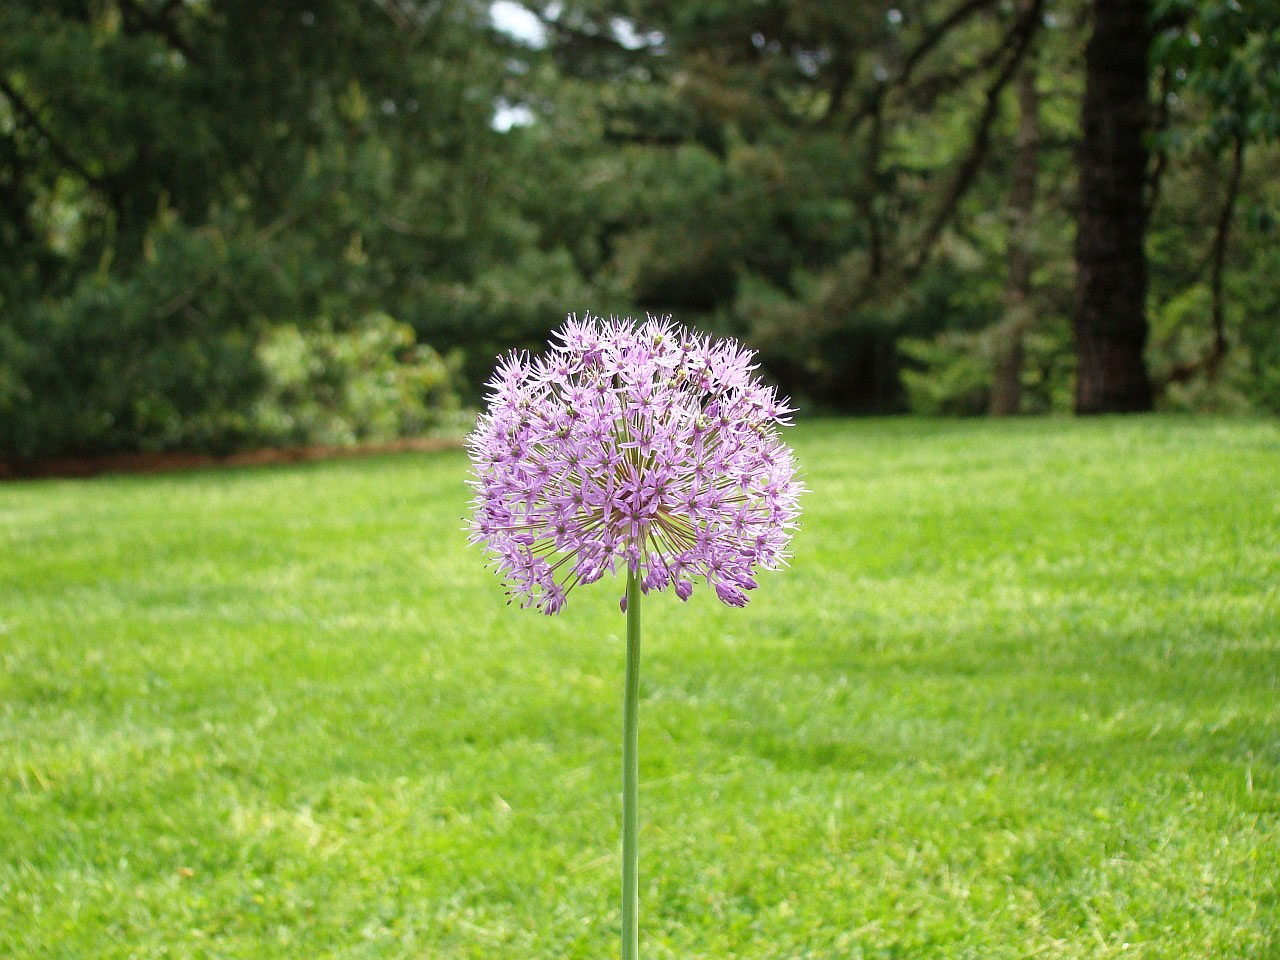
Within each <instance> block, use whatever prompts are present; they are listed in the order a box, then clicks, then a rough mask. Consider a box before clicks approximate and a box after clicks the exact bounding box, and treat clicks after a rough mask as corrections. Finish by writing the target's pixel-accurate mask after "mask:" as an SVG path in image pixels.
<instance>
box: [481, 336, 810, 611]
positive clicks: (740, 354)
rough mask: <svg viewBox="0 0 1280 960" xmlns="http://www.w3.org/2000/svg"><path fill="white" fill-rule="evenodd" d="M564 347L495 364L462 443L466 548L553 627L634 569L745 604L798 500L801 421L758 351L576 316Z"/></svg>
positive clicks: (646, 585)
mask: <svg viewBox="0 0 1280 960" xmlns="http://www.w3.org/2000/svg"><path fill="white" fill-rule="evenodd" d="M556 337H557V339H558V340H559V343H555V344H553V345H552V347H551V349H550V351H549V352H548V353H547V354H546V355H545V356H543V357H538V358H536V359H533V358H530V357H529V356H528V355H527V354H517V353H513V354H509V355H508V356H506V357H503V358H502V359H501V360H500V361H499V363H498V367H497V369H496V370H495V371H494V374H493V376H492V377H491V378H490V380H489V383H488V387H489V390H490V392H489V395H488V397H487V400H488V409H487V410H486V412H485V413H483V414H481V416H480V419H479V421H478V422H477V424H476V428H475V430H474V432H473V433H472V434H471V436H470V437H469V438H468V440H467V446H468V449H469V451H470V454H471V462H472V479H471V480H470V485H471V487H472V489H473V491H474V493H475V496H474V499H473V501H472V505H473V507H474V508H475V514H474V518H473V520H472V523H471V541H472V542H473V543H477V544H481V545H483V546H484V547H485V548H486V549H487V551H488V552H489V554H490V556H491V557H492V558H493V560H494V561H495V566H496V568H497V570H498V572H499V573H500V574H501V575H502V576H503V578H504V579H505V580H506V582H507V586H508V593H509V594H511V595H512V596H514V597H518V598H519V599H520V600H521V605H522V606H526V607H527V606H536V607H538V608H539V609H540V610H542V611H543V612H545V613H549V614H550V613H556V612H558V611H559V610H560V609H561V608H562V607H563V606H564V603H565V598H566V596H567V595H568V593H569V591H570V590H572V589H573V587H575V586H576V585H577V584H579V583H591V582H593V581H595V580H598V579H599V578H600V577H601V576H602V575H603V574H604V573H605V572H606V571H616V570H618V569H626V570H632V571H635V572H636V573H637V574H638V575H639V577H640V588H641V590H642V591H643V592H644V593H648V592H649V591H650V590H664V589H666V588H667V587H668V586H671V587H674V589H675V592H676V596H678V597H679V598H680V599H681V600H686V599H688V597H689V595H690V594H691V593H692V592H693V583H692V580H691V579H690V578H699V579H703V580H705V581H706V582H707V584H708V585H709V586H711V588H712V589H714V590H715V592H716V595H717V596H718V597H719V598H720V599H721V600H722V601H724V602H725V603H727V604H730V605H731V606H738V607H740V606H743V605H744V604H746V602H747V595H746V594H747V591H749V590H753V589H755V586H756V581H755V579H754V576H753V571H754V569H755V568H756V567H763V568H765V569H773V568H776V567H778V566H780V565H782V564H783V563H785V561H786V559H787V553H786V550H787V546H788V545H789V543H790V541H791V534H792V531H793V530H794V529H795V527H796V518H797V517H798V516H799V508H798V505H797V498H798V496H799V494H800V493H801V492H802V490H803V488H802V486H801V484H800V483H799V481H798V480H797V479H796V476H795V461H794V459H793V458H792V455H791V451H790V449H789V448H788V447H787V446H786V444H784V443H783V442H782V441H781V440H780V439H779V437H778V429H777V428H778V427H779V426H785V425H788V424H790V422H791V421H790V414H791V412H792V411H791V409H790V407H789V406H788V405H787V402H786V401H785V400H782V399H780V398H779V397H778V395H777V392H776V390H775V389H774V388H773V387H768V386H765V385H764V384H762V383H761V382H760V381H759V380H758V379H757V378H756V377H755V376H754V374H753V372H752V371H754V370H755V369H756V367H755V364H754V362H753V361H754V358H755V355H754V353H752V352H751V351H749V350H745V349H743V348H742V347H741V346H739V345H738V344H737V342H735V341H733V340H718V341H713V340H711V339H709V338H708V337H705V336H702V335H699V334H695V333H693V332H691V331H690V330H688V329H686V328H684V327H682V326H679V325H677V324H674V323H672V322H671V319H670V318H669V317H667V318H663V319H656V318H653V317H650V318H648V319H647V320H646V321H645V322H643V323H639V322H637V321H634V320H631V319H624V320H618V319H609V320H602V319H600V318H599V317H592V316H590V315H588V316H587V317H585V318H584V319H582V320H579V319H578V318H577V317H576V316H575V315H570V317H569V319H568V321H567V322H566V323H565V325H564V327H563V328H561V329H560V330H559V331H558V332H557V334H556ZM624 602H625V597H624ZM624 609H625V606H624Z"/></svg>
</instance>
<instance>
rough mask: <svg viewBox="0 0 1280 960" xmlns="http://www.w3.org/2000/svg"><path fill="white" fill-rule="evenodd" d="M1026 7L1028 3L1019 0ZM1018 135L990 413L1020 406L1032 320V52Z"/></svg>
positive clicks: (1035, 137)
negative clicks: (1005, 282)
mask: <svg viewBox="0 0 1280 960" xmlns="http://www.w3.org/2000/svg"><path fill="white" fill-rule="evenodd" d="M1021 6H1022V7H1023V8H1024V9H1025V8H1026V7H1027V6H1028V4H1027V2H1026V0H1022V3H1021ZM1017 83H1018V134H1017V139H1016V141H1015V149H1016V151H1017V152H1016V154H1015V156H1014V160H1013V183H1012V185H1011V186H1010V188H1009V250H1008V253H1009V279H1008V286H1007V287H1006V290H1005V319H1004V322H1003V323H1001V325H1000V327H999V329H997V331H996V367H995V379H994V381H993V383H992V385H991V406H990V412H991V414H992V415H993V416H1011V415H1013V414H1016V413H1019V412H1020V411H1021V410H1022V365H1023V360H1024V353H1025V351H1024V347H1023V339H1024V337H1025V336H1026V332H1027V328H1028V326H1030V323H1031V316H1032V305H1031V269H1032V266H1033V259H1032V253H1031V225H1032V216H1033V213H1034V210H1035V202H1036V171H1037V168H1038V164H1039V158H1038V156H1037V149H1038V147H1039V143H1040V97H1039V95H1038V94H1037V92H1036V60H1035V56H1034V51H1033V52H1031V53H1029V54H1028V57H1027V62H1026V64H1025V65H1024V66H1023V68H1022V69H1021V70H1020V71H1019V73H1018V81H1017Z"/></svg>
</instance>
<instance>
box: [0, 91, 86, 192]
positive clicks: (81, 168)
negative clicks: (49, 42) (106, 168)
mask: <svg viewBox="0 0 1280 960" xmlns="http://www.w3.org/2000/svg"><path fill="white" fill-rule="evenodd" d="M0 93H3V94H4V95H5V97H7V98H8V100H9V102H10V103H11V104H13V109H14V110H15V111H16V112H17V113H18V115H19V116H20V117H21V118H22V120H23V122H24V123H25V124H26V125H27V126H28V127H30V128H31V129H32V130H34V131H35V132H36V134H37V135H38V136H39V137H40V139H42V140H43V141H44V142H45V143H47V144H48V145H49V149H50V150H51V151H52V152H53V154H54V156H55V157H57V158H58V160H59V161H60V162H61V164H62V165H63V166H64V167H66V168H67V169H68V170H70V171H72V172H73V173H75V174H76V175H77V176H78V177H80V179H82V180H84V181H85V182H86V183H88V184H89V185H90V186H92V187H94V188H96V189H98V190H101V191H102V192H103V193H105V194H107V195H108V196H110V195H111V184H110V183H109V182H108V180H107V179H106V178H105V177H103V176H101V175H99V174H95V173H93V172H92V171H90V170H89V168H88V167H86V166H85V165H84V164H83V163H81V162H80V161H79V160H78V159H76V156H75V155H74V154H73V153H72V152H71V151H70V150H68V149H67V148H66V146H64V145H63V143H62V142H61V141H60V140H59V139H58V138H57V137H55V136H54V135H53V134H52V133H51V132H50V131H49V128H48V127H46V126H45V125H44V124H43V123H41V121H40V116H39V114H37V113H36V111H35V109H34V108H33V107H32V106H31V105H30V104H29V103H27V102H26V101H25V100H24V99H23V98H22V97H21V95H19V93H18V91H17V90H15V89H13V85H12V84H10V83H9V81H8V80H7V79H4V78H3V77H0Z"/></svg>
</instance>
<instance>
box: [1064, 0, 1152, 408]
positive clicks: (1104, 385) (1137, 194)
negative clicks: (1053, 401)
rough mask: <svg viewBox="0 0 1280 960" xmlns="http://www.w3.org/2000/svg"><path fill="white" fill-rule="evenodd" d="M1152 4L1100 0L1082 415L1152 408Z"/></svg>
mask: <svg viewBox="0 0 1280 960" xmlns="http://www.w3.org/2000/svg"><path fill="white" fill-rule="evenodd" d="M1150 12H1151V11H1150V5H1149V3H1148V2H1147V0H1095V2H1094V4H1093V18H1094V19H1093V34H1092V36H1091V37H1090V39H1089V44H1088V47H1087V48H1086V49H1085V93H1084V109H1083V111H1082V118H1081V120H1082V123H1081V125H1082V127H1083V131H1082V132H1083V139H1082V142H1081V147H1080V198H1079V213H1078V215H1077V219H1076V271H1077V275H1076V315H1075V337H1076V360H1077V363H1076V412H1077V413H1128V412H1134V411H1141V410H1150V409H1151V381H1150V379H1149V378H1148V376H1147V365H1146V360H1145V358H1144V357H1143V348H1144V347H1145V346H1146V341H1147V316H1146V303H1145V301H1146V294H1147V261H1146V253H1145V251H1144V249H1143V239H1144V236H1145V234H1146V213H1145V210H1144V203H1143V199H1144V198H1143V188H1144V185H1145V178H1146V170H1147V147H1146V144H1145V143H1144V141H1143V134H1144V133H1145V131H1146V128H1147V123H1148V111H1149V107H1148V102H1147V56H1148V50H1149V48H1150V45H1151V28H1150Z"/></svg>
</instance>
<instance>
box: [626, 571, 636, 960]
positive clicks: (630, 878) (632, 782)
mask: <svg viewBox="0 0 1280 960" xmlns="http://www.w3.org/2000/svg"><path fill="white" fill-rule="evenodd" d="M639 707H640V578H639V576H638V575H637V574H635V573H630V572H629V573H628V574H627V673H626V680H625V682H624V689H623V695H622V960H637V958H638V957H639V956H640V890H639V878H638V871H637V867H638V866H639V862H640V847H639V836H638V834H639V817H638V808H639V806H640V796H639V794H640V758H639V750H640V738H639V727H638V724H637V714H638V712H639Z"/></svg>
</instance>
